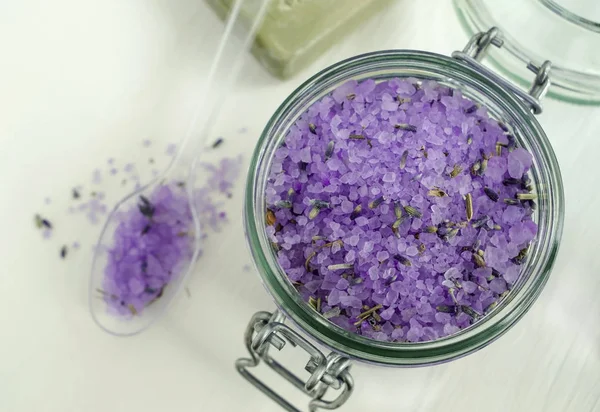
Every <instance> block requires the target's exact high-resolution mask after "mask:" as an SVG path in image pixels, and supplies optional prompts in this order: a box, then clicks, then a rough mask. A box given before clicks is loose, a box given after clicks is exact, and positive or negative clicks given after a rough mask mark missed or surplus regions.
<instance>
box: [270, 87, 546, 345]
mask: <svg viewBox="0 0 600 412" xmlns="http://www.w3.org/2000/svg"><path fill="white" fill-rule="evenodd" d="M505 130H506V128H505V126H504V125H502V124H499V123H498V122H497V121H496V120H494V119H492V118H490V117H489V115H488V113H487V110H486V108H485V107H480V106H479V105H477V104H476V103H474V102H473V101H471V100H469V99H468V98H465V97H463V96H462V94H461V92H460V91H459V90H453V89H450V88H448V87H445V86H442V85H440V84H438V83H436V82H433V81H425V82H422V83H420V82H418V81H417V80H415V79H392V80H389V81H383V82H380V83H376V82H375V81H374V80H371V79H369V80H365V81H362V82H360V83H358V82H356V81H349V82H347V83H345V84H343V85H342V86H340V87H339V88H337V89H336V90H334V91H333V92H332V93H331V94H330V95H328V96H325V97H324V98H322V99H321V100H320V101H318V102H316V103H314V104H313V105H312V106H311V107H309V108H308V110H307V111H306V113H304V114H303V115H302V116H301V117H300V118H299V119H298V120H297V121H296V123H295V124H294V125H293V126H292V127H291V128H290V130H289V133H288V134H287V136H286V138H285V143H284V144H283V145H282V146H281V147H279V148H278V149H277V151H276V153H275V156H274V159H273V161H272V165H271V169H270V175H269V180H268V184H267V187H266V191H265V199H266V202H267V206H268V212H267V227H266V231H267V234H268V236H269V237H270V239H271V241H272V242H273V243H274V245H275V247H276V250H277V251H278V252H277V253H278V259H279V263H280V265H281V267H282V269H284V271H286V273H287V275H288V277H289V279H290V281H292V282H293V284H294V285H295V286H296V288H297V290H298V292H299V293H300V294H301V296H302V297H303V298H304V300H305V301H307V302H309V303H310V304H311V305H312V306H313V308H315V310H317V311H319V312H320V313H322V314H323V316H325V314H327V316H325V317H326V318H328V319H330V320H331V321H332V322H334V323H335V324H337V325H339V326H341V327H343V328H344V329H346V330H348V331H351V332H354V333H358V334H360V335H363V336H367V337H370V338H373V339H377V340H382V341H394V342H419V341H430V340H435V339H439V338H441V337H444V336H447V335H451V334H454V333H456V332H458V331H460V330H461V329H463V328H466V327H468V326H469V325H471V324H473V323H475V322H476V321H478V320H480V319H481V318H482V317H484V316H485V315H486V313H488V311H490V310H491V308H493V307H494V306H495V305H497V302H498V301H499V299H501V298H502V297H503V296H504V295H505V294H506V293H507V292H508V291H509V290H510V288H511V287H512V285H514V284H515V282H517V280H518V277H519V273H520V270H521V264H522V263H523V261H524V260H525V259H526V256H527V250H528V246H529V244H530V243H531V241H532V240H533V239H534V238H535V236H536V234H537V225H536V224H535V222H533V220H532V215H533V207H534V206H535V204H534V202H533V200H532V199H533V198H534V194H533V193H530V192H531V190H532V187H531V185H530V179H529V177H528V176H527V172H528V170H529V169H530V168H531V166H532V156H531V154H530V153H529V152H528V151H527V150H525V149H523V148H518V147H516V142H515V139H514V137H513V136H511V135H510V134H509V133H508V132H506V131H505ZM332 314H333V315H332Z"/></svg>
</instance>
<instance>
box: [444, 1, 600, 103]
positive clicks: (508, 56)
mask: <svg viewBox="0 0 600 412" xmlns="http://www.w3.org/2000/svg"><path fill="white" fill-rule="evenodd" d="M454 5H455V7H456V11H457V13H458V15H459V18H460V20H461V22H462V24H463V26H464V27H465V29H466V30H467V32H468V33H469V35H472V34H474V33H478V32H482V31H483V32H485V31H486V30H487V29H488V28H489V27H492V26H496V27H499V28H500V29H501V31H502V33H503V35H502V39H501V40H502V41H503V51H496V52H493V53H491V54H490V55H489V60H490V62H491V63H492V64H494V65H495V66H496V67H497V68H498V69H499V70H501V71H502V72H504V73H505V74H507V75H508V76H510V77H512V78H513V79H514V80H515V81H517V82H519V83H521V84H522V85H528V84H529V83H530V81H531V73H530V72H529V71H528V70H526V69H525V67H526V66H527V65H530V64H533V65H534V66H537V67H540V65H542V64H543V62H544V61H545V60H551V61H552V76H551V77H552V86H551V87H550V90H549V92H548V95H549V96H551V97H555V98H558V99H560V100H565V101H570V102H576V103H584V104H600V56H599V55H598V54H597V53H595V51H597V50H600V3H598V2H597V0H505V1H497V0H454Z"/></svg>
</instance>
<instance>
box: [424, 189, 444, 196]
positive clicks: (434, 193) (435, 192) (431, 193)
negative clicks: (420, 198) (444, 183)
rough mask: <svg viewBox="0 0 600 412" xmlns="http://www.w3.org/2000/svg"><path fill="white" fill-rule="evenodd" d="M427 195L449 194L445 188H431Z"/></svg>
mask: <svg viewBox="0 0 600 412" xmlns="http://www.w3.org/2000/svg"><path fill="white" fill-rule="evenodd" d="M427 196H433V197H444V196H448V195H447V194H446V192H444V191H443V190H440V189H431V190H430V191H428V192H427Z"/></svg>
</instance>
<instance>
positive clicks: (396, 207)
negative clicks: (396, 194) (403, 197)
mask: <svg viewBox="0 0 600 412" xmlns="http://www.w3.org/2000/svg"><path fill="white" fill-rule="evenodd" d="M394 215H395V216H396V219H400V218H401V217H402V205H401V204H400V203H398V202H396V203H394Z"/></svg>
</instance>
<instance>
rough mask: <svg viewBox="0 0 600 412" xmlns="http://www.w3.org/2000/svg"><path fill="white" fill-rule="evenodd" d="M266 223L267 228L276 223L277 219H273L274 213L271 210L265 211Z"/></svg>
mask: <svg viewBox="0 0 600 412" xmlns="http://www.w3.org/2000/svg"><path fill="white" fill-rule="evenodd" d="M265 220H266V223H267V226H273V225H274V224H275V222H277V217H275V212H273V211H272V210H271V209H267V214H266V218H265Z"/></svg>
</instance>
